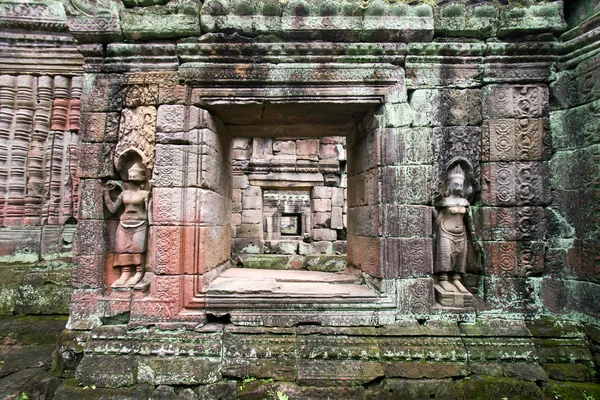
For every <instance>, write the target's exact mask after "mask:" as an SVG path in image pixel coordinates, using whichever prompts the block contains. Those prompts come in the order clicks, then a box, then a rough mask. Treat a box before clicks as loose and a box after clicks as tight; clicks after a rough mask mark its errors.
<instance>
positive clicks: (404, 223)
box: [381, 204, 433, 237]
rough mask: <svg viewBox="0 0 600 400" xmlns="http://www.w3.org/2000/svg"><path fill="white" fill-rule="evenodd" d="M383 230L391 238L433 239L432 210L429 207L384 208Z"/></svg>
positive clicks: (392, 205) (394, 206) (389, 206)
mask: <svg viewBox="0 0 600 400" xmlns="http://www.w3.org/2000/svg"><path fill="white" fill-rule="evenodd" d="M381 223H382V229H383V232H384V233H385V235H386V236H391V237H431V235H432V226H433V225H432V209H431V207H429V206H408V205H403V206H398V205H395V204H389V205H385V206H384V207H383V218H382V221H381Z"/></svg>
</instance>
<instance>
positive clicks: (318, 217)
mask: <svg viewBox="0 0 600 400" xmlns="http://www.w3.org/2000/svg"><path fill="white" fill-rule="evenodd" d="M338 208H339V207H338ZM312 226H313V228H331V213H329V212H317V213H313V214H312ZM334 229H337V228H334Z"/></svg>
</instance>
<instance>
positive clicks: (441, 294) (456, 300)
mask: <svg viewBox="0 0 600 400" xmlns="http://www.w3.org/2000/svg"><path fill="white" fill-rule="evenodd" d="M433 288H434V290H435V301H436V302H437V303H439V304H440V305H441V306H442V307H473V295H472V294H471V293H461V292H458V291H456V292H448V291H446V290H444V289H443V288H442V287H441V286H440V284H439V283H436V284H435V285H433Z"/></svg>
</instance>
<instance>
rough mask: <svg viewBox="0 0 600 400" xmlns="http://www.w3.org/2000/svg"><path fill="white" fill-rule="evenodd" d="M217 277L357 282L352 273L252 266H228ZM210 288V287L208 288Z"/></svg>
mask: <svg viewBox="0 0 600 400" xmlns="http://www.w3.org/2000/svg"><path fill="white" fill-rule="evenodd" d="M219 279H251V280H265V279H274V280H275V281H277V282H320V283H333V284H357V283H360V282H359V279H358V278H357V277H356V276H354V275H349V274H341V273H331V272H320V271H299V270H272V269H253V268H230V269H228V270H227V271H225V272H224V273H222V274H221V275H220V276H219V278H217V279H216V280H215V281H213V283H211V286H212V285H213V284H214V282H216V281H218V280H219ZM209 290H210V289H209Z"/></svg>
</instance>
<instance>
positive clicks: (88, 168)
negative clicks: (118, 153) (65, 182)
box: [78, 143, 116, 179]
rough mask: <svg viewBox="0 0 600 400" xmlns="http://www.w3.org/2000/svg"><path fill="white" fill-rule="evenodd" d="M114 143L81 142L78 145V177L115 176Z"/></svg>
mask: <svg viewBox="0 0 600 400" xmlns="http://www.w3.org/2000/svg"><path fill="white" fill-rule="evenodd" d="M114 151H115V145H113V144H108V143H82V144H81V146H80V147H79V152H78V153H79V154H78V159H79V160H81V162H80V163H79V168H78V175H79V177H80V178H109V179H114V178H116V173H115V169H114V165H113V158H114Z"/></svg>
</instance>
